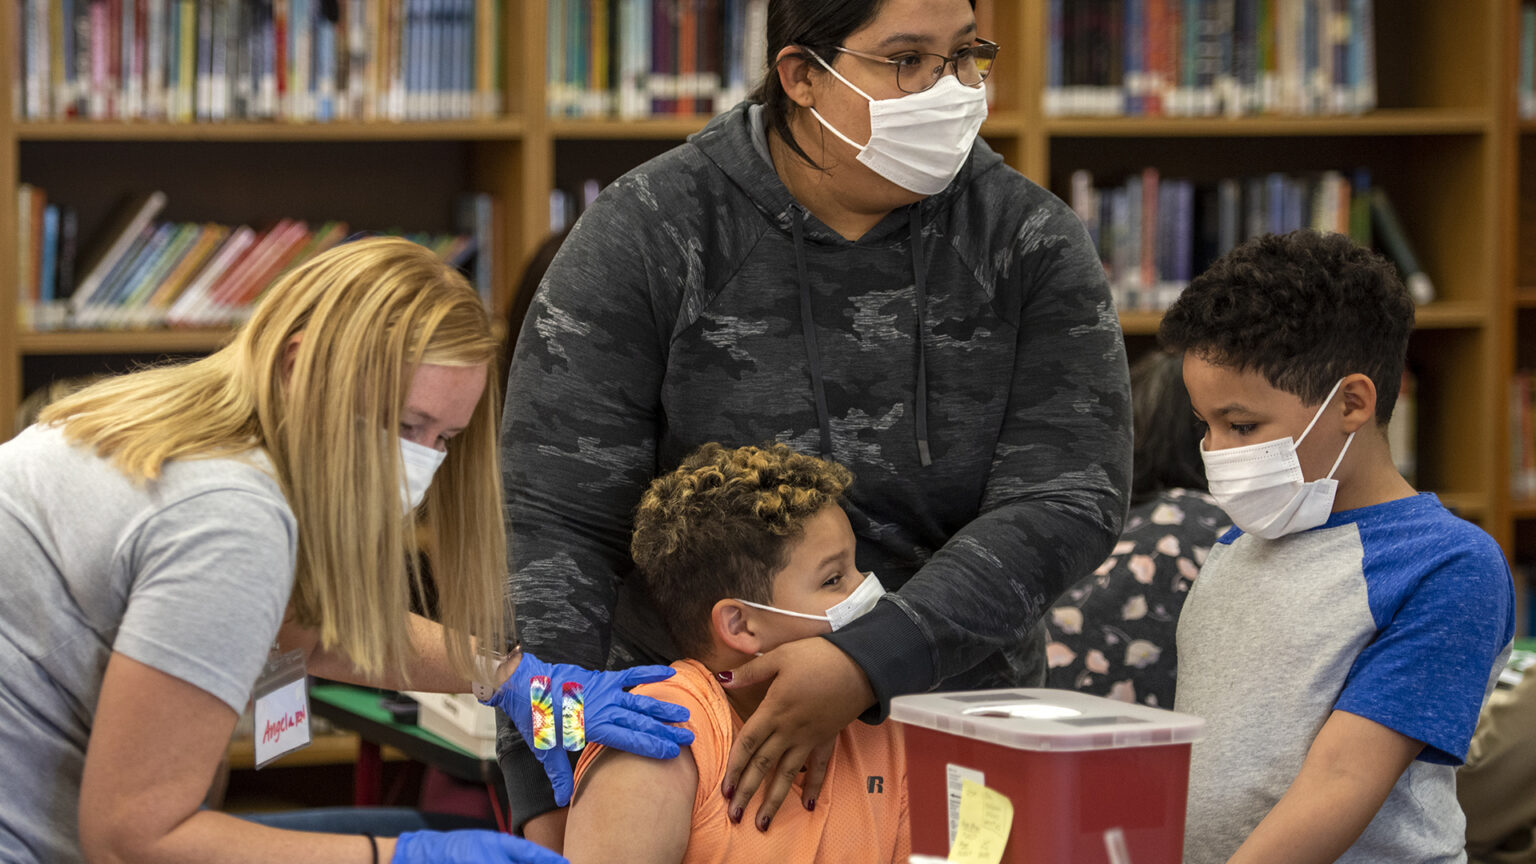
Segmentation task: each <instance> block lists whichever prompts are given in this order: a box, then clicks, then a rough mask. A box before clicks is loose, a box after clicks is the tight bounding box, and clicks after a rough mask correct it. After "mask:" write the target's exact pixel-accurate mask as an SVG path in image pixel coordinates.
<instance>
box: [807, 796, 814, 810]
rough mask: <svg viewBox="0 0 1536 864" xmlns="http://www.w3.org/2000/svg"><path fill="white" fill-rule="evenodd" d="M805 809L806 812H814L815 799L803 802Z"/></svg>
mask: <svg viewBox="0 0 1536 864" xmlns="http://www.w3.org/2000/svg"><path fill="white" fill-rule="evenodd" d="M805 809H807V810H815V809H816V799H815V798H812V799H811V800H809V801H807V802H805Z"/></svg>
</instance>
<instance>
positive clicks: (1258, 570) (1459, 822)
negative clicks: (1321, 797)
mask: <svg viewBox="0 0 1536 864" xmlns="http://www.w3.org/2000/svg"><path fill="white" fill-rule="evenodd" d="M1513 608H1514V589H1513V582H1512V581H1511V579H1510V575H1509V567H1508V566H1507V565H1506V564H1505V561H1504V554H1503V552H1501V551H1500V549H1499V547H1498V544H1496V543H1494V541H1493V538H1491V537H1489V536H1488V535H1487V534H1485V533H1483V532H1482V531H1481V530H1479V529H1478V528H1477V527H1476V526H1475V525H1472V524H1471V523H1469V522H1464V521H1462V520H1461V519H1458V518H1456V517H1455V516H1454V515H1452V514H1451V513H1450V512H1449V511H1447V510H1446V509H1445V508H1444V507H1443V506H1441V505H1440V502H1439V501H1438V500H1437V499H1436V498H1435V496H1433V495H1429V494H1420V495H1415V496H1413V497H1409V498H1402V499H1399V500H1396V501H1388V502H1386V503H1384V504H1376V505H1373V506H1370V507H1363V508H1360V509H1358V510H1344V511H1340V512H1338V513H1334V514H1333V515H1332V516H1331V517H1330V518H1329V519H1328V521H1327V522H1325V523H1324V524H1323V525H1321V526H1319V527H1317V528H1315V529H1313V530H1310V531H1303V532H1301V533H1299V534H1292V535H1290V536H1287V537H1282V538H1280V539H1279V540H1263V539H1260V538H1258V537H1254V536H1253V535H1251V534H1244V533H1243V532H1242V531H1240V530H1237V529H1235V528H1234V529H1233V530H1231V531H1229V532H1228V533H1227V534H1226V535H1224V536H1223V537H1222V538H1221V539H1220V540H1219V541H1218V542H1217V544H1216V546H1215V547H1213V548H1212V549H1211V553H1210V557H1208V558H1207V559H1206V562H1205V566H1203V567H1202V568H1201V569H1200V574H1199V576H1198V577H1197V578H1196V579H1195V583H1194V587H1193V588H1191V589H1190V593H1189V598H1188V599H1187V600H1186V601H1185V603H1184V609H1183V611H1182V612H1181V613H1180V615H1179V631H1178V640H1179V687H1178V696H1177V701H1176V702H1175V706H1174V707H1175V708H1176V710H1178V711H1181V712H1184V713H1188V714H1194V715H1196V716H1199V717H1203V718H1205V720H1206V737H1205V739H1204V740H1203V741H1201V742H1200V743H1198V744H1196V745H1194V748H1193V749H1192V750H1191V752H1190V771H1189V810H1188V814H1187V817H1188V818H1187V824H1186V829H1185V834H1184V864H1221V862H1224V861H1226V860H1227V859H1228V858H1230V857H1231V856H1232V853H1234V852H1236V851H1237V848H1238V846H1240V845H1241V844H1242V842H1243V841H1244V840H1245V839H1247V837H1248V835H1249V834H1250V833H1252V832H1253V830H1254V828H1255V827H1257V826H1258V824H1259V823H1260V822H1261V821H1262V820H1263V819H1264V817H1265V816H1266V815H1268V813H1269V811H1270V810H1271V809H1272V808H1273V807H1274V806H1275V804H1276V803H1278V802H1279V801H1280V799H1281V797H1282V796H1284V795H1285V793H1286V791H1287V790H1288V789H1289V788H1290V786H1291V783H1292V782H1293V781H1294V780H1295V779H1296V776H1297V774H1298V773H1299V772H1300V771H1301V767H1302V764H1303V762H1305V760H1306V758H1307V754H1308V752H1309V750H1310V749H1311V747H1312V743H1313V741H1314V739H1316V737H1317V734H1318V732H1319V731H1320V730H1321V729H1322V728H1323V724H1324V723H1326V722H1327V721H1328V718H1329V717H1330V716H1331V715H1332V713H1333V712H1334V711H1345V712H1348V713H1350V714H1354V715H1356V716H1358V717H1363V718H1365V719H1367V720H1370V721H1372V722H1375V723H1378V724H1380V725H1382V726H1385V727H1387V728H1388V729H1392V730H1394V731H1396V732H1398V733H1399V734H1401V735H1405V736H1407V737H1408V738H1411V739H1413V740H1415V741H1420V742H1422V743H1423V744H1424V748H1423V751H1422V752H1421V753H1420V754H1419V756H1418V758H1417V759H1416V760H1414V762H1413V763H1412V764H1411V765H1409V766H1408V768H1407V770H1405V771H1404V772H1403V774H1402V776H1401V777H1399V778H1398V780H1397V782H1396V784H1395V785H1394V786H1393V788H1392V791H1391V793H1390V794H1388V796H1387V800H1386V801H1385V802H1384V803H1383V804H1382V806H1381V809H1380V810H1379V811H1378V812H1377V813H1376V815H1375V817H1374V818H1373V819H1372V820H1371V822H1370V824H1369V825H1367V826H1366V828H1365V830H1364V832H1362V833H1361V835H1360V837H1359V839H1358V840H1356V841H1355V843H1354V845H1353V846H1351V847H1350V848H1349V849H1348V850H1347V851H1345V853H1344V854H1343V855H1342V856H1340V857H1339V862H1340V864H1403V862H1413V864H1460V862H1464V861H1466V853H1465V852H1464V851H1463V849H1462V847H1463V845H1464V844H1465V842H1466V834H1465V827H1466V823H1465V821H1464V820H1463V818H1462V813H1461V807H1460V806H1459V805H1458V804H1457V803H1456V780H1455V766H1457V765H1459V764H1461V761H1462V760H1463V759H1464V758H1466V753H1467V745H1468V742H1469V741H1470V740H1471V738H1472V730H1473V728H1474V727H1475V726H1476V725H1477V716H1478V710H1479V709H1480V708H1481V706H1482V704H1483V702H1484V701H1485V700H1486V699H1487V698H1488V693H1489V692H1490V691H1491V690H1492V689H1493V683H1494V680H1495V679H1496V678H1497V676H1498V670H1499V669H1501V668H1503V665H1504V660H1505V658H1507V657H1508V655H1509V645H1510V639H1511V637H1512V636H1513V634H1514V612H1513Z"/></svg>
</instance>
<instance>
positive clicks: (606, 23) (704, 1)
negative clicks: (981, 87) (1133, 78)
mask: <svg viewBox="0 0 1536 864" xmlns="http://www.w3.org/2000/svg"><path fill="white" fill-rule="evenodd" d="M548 2H549V17H548V20H547V23H548V33H547V34H546V37H547V45H548V48H547V52H546V54H545V64H546V65H545V78H546V82H547V85H548V86H547V88H546V97H547V99H548V110H549V113H550V114H551V115H554V116H564V117H601V116H618V117H649V116H690V115H701V114H703V115H707V114H714V113H718V112H720V111H723V110H725V109H727V108H729V107H731V106H732V105H735V104H736V103H737V102H739V101H741V100H742V99H744V98H746V97H747V95H748V94H749V93H751V91H752V90H753V89H755V88H756V87H757V85H758V83H759V82H760V81H761V78H762V75H763V72H764V70H765V69H766V68H767V61H768V57H767V51H768V37H767V29H768V0H548ZM996 2H999V0H977V2H976V3H975V9H976V26H977V33H978V35H981V36H989V35H991V34H992V32H993V31H992V25H993V20H994V4H995V3H996ZM1006 2H1015V0H1006ZM1074 2H1075V0H1074Z"/></svg>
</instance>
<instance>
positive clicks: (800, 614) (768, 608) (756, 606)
mask: <svg viewBox="0 0 1536 864" xmlns="http://www.w3.org/2000/svg"><path fill="white" fill-rule="evenodd" d="M736 602H737V603H742V604H745V605H747V606H751V607H752V608H754V609H762V610H763V611H765V612H777V613H779V614H780V615H793V616H794V617H796V618H806V619H809V620H811V621H831V620H832V619H831V618H830V617H828V616H826V615H808V614H806V613H804V612H791V611H789V610H788V609H780V608H779V607H777V606H764V605H763V604H761V603H753V602H752V601H751V600H742V599H740V598H737V600H736Z"/></svg>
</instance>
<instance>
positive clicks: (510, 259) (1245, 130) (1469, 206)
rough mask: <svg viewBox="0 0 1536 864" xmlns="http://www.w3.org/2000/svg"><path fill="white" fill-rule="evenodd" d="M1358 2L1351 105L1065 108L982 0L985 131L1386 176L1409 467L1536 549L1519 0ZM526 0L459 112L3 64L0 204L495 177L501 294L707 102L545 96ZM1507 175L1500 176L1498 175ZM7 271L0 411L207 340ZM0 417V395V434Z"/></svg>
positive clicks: (1486, 522) (1135, 322)
mask: <svg viewBox="0 0 1536 864" xmlns="http://www.w3.org/2000/svg"><path fill="white" fill-rule="evenodd" d="M17 2H18V0H0V45H4V46H13V45H15V44H17V42H16V40H17V38H18V34H17V33H16V32H15V30H16V22H17V14H16V10H17V6H16V4H17ZM983 2H986V0H983ZM1375 5H1376V7H1377V8H1376V15H1375V19H1374V20H1375V30H1376V44H1377V45H1378V50H1377V51H1376V65H1377V70H1378V71H1377V79H1378V82H1379V88H1378V99H1377V107H1376V108H1375V109H1374V110H1372V111H1369V112H1367V113H1364V114H1361V115H1355V116H1349V115H1346V116H1278V115H1257V116H1242V117H1233V118H1228V117H1199V118H1168V117H1114V118H1098V117H1094V118H1081V117H1066V116H1047V115H1046V112H1045V110H1044V89H1045V83H1046V81H1047V74H1048V73H1047V67H1046V62H1047V61H1046V54H1047V52H1046V50H1045V48H1046V42H1047V33H1048V32H1049V21H1048V9H1049V3H1048V0H994V2H993V3H992V8H991V10H990V15H991V20H992V21H993V26H992V28H991V30H992V31H993V32H991V33H988V34H984V35H987V36H988V38H992V39H994V40H995V41H997V42H999V43H1000V44H1001V45H1003V49H1004V53H1003V54H1001V55H1000V57H999V60H998V64H999V65H998V68H997V70H996V72H995V73H994V75H993V77H992V79H991V80H992V82H993V84H992V86H993V88H994V103H993V106H992V112H991V115H990V117H989V119H988V121H987V124H986V125H985V126H984V127H983V131H982V134H983V136H984V137H985V138H986V139H987V141H988V142H989V143H990V144H991V145H992V146H993V147H994V149H996V150H998V151H999V152H1000V153H1002V154H1003V156H1004V158H1006V159H1007V160H1008V162H1009V163H1010V164H1012V165H1014V166H1015V167H1017V168H1019V169H1020V170H1021V171H1023V172H1024V173H1025V174H1026V175H1028V176H1030V177H1031V178H1033V179H1034V180H1036V181H1037V182H1040V183H1042V184H1044V185H1047V186H1048V187H1049V188H1051V189H1052V190H1053V191H1055V192H1056V193H1057V194H1059V195H1062V196H1063V197H1066V195H1067V192H1068V178H1069V177H1070V175H1071V172H1072V171H1073V170H1075V169H1079V168H1085V169H1088V170H1090V171H1092V172H1093V173H1094V174H1095V176H1102V177H1105V178H1114V177H1118V176H1123V175H1127V174H1130V173H1132V172H1137V171H1140V170H1141V169H1142V168H1143V167H1146V166H1156V167H1157V168H1158V169H1159V170H1161V171H1162V172H1163V173H1164V175H1165V176H1175V175H1179V176H1187V177H1190V178H1193V179H1196V180H1214V179H1217V178H1220V177H1225V176H1237V175H1241V174H1244V173H1257V172H1267V171H1298V172H1300V171H1316V170H1323V169H1331V168H1338V169H1349V168H1352V167H1356V166H1364V167H1368V168H1369V169H1370V170H1371V172H1372V176H1373V179H1374V181H1375V182H1378V183H1380V184H1381V185H1383V186H1384V187H1387V188H1390V190H1391V193H1392V197H1393V201H1394V203H1395V204H1396V207H1397V210H1398V212H1399V214H1400V216H1401V217H1402V220H1403V222H1404V223H1405V227H1406V229H1407V231H1408V234H1409V236H1410V237H1412V238H1413V242H1414V245H1415V246H1416V249H1417V252H1418V254H1419V257H1420V258H1421V259H1422V262H1423V264H1424V267H1425V269H1426V271H1427V272H1428V273H1429V274H1430V275H1431V277H1432V278H1433V280H1434V282H1435V285H1436V288H1437V291H1438V295H1437V298H1436V300H1435V301H1434V302H1433V303H1431V304H1428V305H1425V306H1423V307H1421V308H1420V310H1419V316H1418V329H1417V331H1416V332H1415V334H1414V336H1413V339H1412V344H1411V347H1410V354H1411V357H1410V362H1411V365H1412V367H1413V369H1414V371H1415V373H1416V374H1417V375H1418V377H1419V393H1420V396H1419V403H1418V418H1419V419H1418V430H1417V432H1418V434H1417V438H1418V463H1419V482H1420V485H1421V486H1422V487H1423V488H1426V489H1431V490H1433V491H1436V492H1437V493H1440V494H1441V495H1442V497H1443V498H1445V500H1447V502H1448V503H1450V504H1452V505H1453V506H1455V507H1457V508H1458V510H1459V511H1460V512H1462V513H1463V514H1465V515H1467V516H1468V517H1469V518H1472V519H1474V520H1475V521H1477V522H1478V523H1479V524H1481V525H1482V526H1483V527H1484V528H1486V529H1487V530H1488V531H1489V532H1490V533H1491V534H1493V536H1494V537H1495V538H1497V539H1498V540H1499V542H1500V543H1501V544H1503V545H1504V548H1505V549H1506V550H1507V551H1508V552H1509V553H1510V554H1511V556H1518V555H1521V554H1523V555H1525V556H1531V555H1536V502H1526V501H1520V502H1516V501H1513V500H1511V498H1510V494H1509V488H1510V486H1509V482H1508V467H1507V462H1508V457H1507V456H1506V455H1505V454H1507V453H1508V452H1509V444H1510V442H1509V437H1508V436H1509V432H1508V429H1507V423H1506V421H1505V419H1504V418H1505V417H1506V416H1507V413H1508V411H1507V401H1508V389H1509V388H1508V380H1509V376H1510V373H1511V371H1512V370H1513V369H1515V368H1518V367H1519V366H1520V364H1521V362H1524V363H1525V364H1526V365H1528V366H1530V367H1536V349H1531V352H1530V353H1531V354H1532V356H1526V353H1524V352H1522V351H1521V350H1520V346H1521V344H1522V338H1521V337H1528V336H1531V335H1536V252H1525V253H1524V254H1523V255H1522V254H1521V250H1523V249H1531V250H1536V170H1533V169H1532V167H1531V166H1536V123H1532V122H1525V123H1521V122H1520V121H1518V119H1517V118H1516V115H1515V106H1514V99H1515V97H1514V84H1513V78H1514V74H1513V71H1512V70H1514V69H1515V67H1516V63H1517V57H1518V42H1517V35H1516V34H1517V31H1518V27H1517V26H1516V24H1517V20H1518V15H1519V4H1518V0H1468V2H1464V3H1445V2H1443V0H1397V2H1392V3H1386V2H1380V0H1378V2H1377V3H1376V4H1375ZM547 14H548V11H547V3H546V2H544V0H506V6H505V14H504V16H503V18H502V20H503V28H502V38H503V44H504V45H506V46H509V49H510V50H508V51H506V52H504V53H505V56H506V58H507V59H506V63H505V68H504V70H503V76H504V80H502V82H501V84H502V89H503V92H504V94H505V102H506V106H505V108H506V110H505V111H504V112H503V113H502V114H500V115H498V116H497V117H495V118H493V119H486V120H478V121H452V122H417V123H359V122H349V123H334V124H318V123H281V122H279V123H219V124H187V125H174V124H165V123H79V122H17V121H15V120H14V119H13V116H12V111H11V107H10V100H11V98H12V87H11V86H9V85H10V84H11V83H12V82H10V81H8V80H3V79H4V78H5V76H10V75H12V74H13V70H12V68H11V67H10V66H6V67H5V68H0V201H4V202H6V203H7V204H9V203H10V202H12V201H14V200H15V199H14V194H15V191H16V187H17V184H18V183H20V182H23V181H25V182H32V183H37V184H38V185H43V186H50V185H52V186H59V188H60V189H61V193H62V192H68V191H69V190H70V189H77V190H79V198H80V200H81V201H83V202H92V203H96V204H99V205H100V206H101V207H102V208H105V206H106V204H107V203H108V202H106V201H105V200H101V199H103V198H105V197H109V196H106V195H105V194H104V193H102V192H101V191H100V190H102V189H113V188H116V187H118V186H121V185H123V181H124V177H125V176H126V175H132V176H134V177H135V178H147V179H150V180H152V181H155V182H158V183H160V184H161V185H163V186H164V187H167V191H168V193H169V195H170V199H171V205H170V209H172V210H175V211H176V213H177V216H176V218H180V219H194V218H215V217H217V218H220V219H223V220H226V221H230V220H236V219H241V218H247V216H248V214H249V216H250V218H255V217H256V216H257V215H293V216H298V217H300V218H306V219H321V218H348V217H349V216H350V217H351V218H353V219H354V220H355V221H356V223H357V224H359V225H380V224H387V223H388V222H390V220H391V218H404V217H403V216H396V215H395V214H402V213H404V214H421V213H433V212H439V211H442V210H444V209H446V201H447V199H448V197H449V196H451V195H452V194H453V193H455V192H459V191H464V190H475V191H485V192H492V193H494V194H496V195H497V196H498V197H499V199H500V200H501V201H502V204H503V208H504V211H505V219H504V220H503V222H502V225H501V229H500V234H499V236H498V240H499V242H500V243H501V245H502V248H504V249H505V250H506V252H507V254H505V255H503V256H501V261H502V262H503V266H502V267H501V272H500V273H499V274H498V277H497V280H496V291H495V297H496V302H497V308H498V310H500V309H502V308H505V305H506V304H507V303H508V302H509V301H510V299H511V297H510V294H511V292H512V290H513V286H514V285H515V283H516V276H517V274H518V272H519V271H520V269H521V265H522V262H523V261H524V260H526V258H527V257H528V256H529V255H530V254H531V253H532V251H533V250H534V249H535V248H536V247H537V245H538V244H539V242H540V241H541V240H542V239H543V236H544V234H545V232H546V230H547V226H548V195H549V192H550V190H551V189H553V188H556V187H557V185H558V186H559V187H560V188H568V186H569V185H570V184H573V183H579V182H580V181H581V180H582V179H585V178H588V177H594V178H596V179H598V180H600V181H607V180H611V179H613V178H614V177H616V176H618V175H619V174H620V173H623V172H624V171H626V170H628V169H629V168H631V167H633V166H634V165H635V164H638V162H640V161H642V160H643V159H645V158H648V157H649V156H651V155H654V154H656V153H659V152H662V151H663V150H665V149H667V148H668V147H670V146H673V145H674V144H675V143H677V142H679V141H681V140H682V139H683V138H684V137H686V136H687V135H688V134H689V133H691V132H693V131H695V130H697V129H698V128H700V127H701V126H702V125H703V124H704V122H705V121H706V119H707V118H703V117H655V118H646V119H641V120H618V119H605V118H568V117H550V116H548V115H547V113H546V111H545V110H544V105H545V95H546V85H545V50H546V49H545V44H544V43H545V39H544V38H543V34H545V33H547V32H548V30H547V25H548V23H549V21H548V19H547ZM1517 170H1518V174H1517V173H1516V172H1517ZM1515 176H1520V177H1521V178H1522V180H1521V182H1519V183H1514V182H1511V178H1512V177H1515ZM51 192H52V189H51V188H50V193H51ZM70 194H73V193H70ZM269 211H270V212H269ZM353 214H356V215H353ZM81 218H82V222H81V233H82V236H89V230H88V228H89V227H90V226H89V225H88V224H87V223H88V221H89V220H90V219H94V220H97V221H99V220H100V219H102V218H104V217H103V215H102V214H101V213H99V212H95V213H85V212H82V214H81ZM442 218H446V214H445V215H444V216H443V217H442ZM427 227H431V226H427ZM16 236H17V231H16V225H15V208H14V207H11V206H5V207H0V260H5V261H11V260H14V256H15V254H16ZM1526 241H1529V242H1526ZM1527 259H1529V260H1527ZM13 279H14V277H13V276H12V274H11V272H10V271H9V270H7V271H6V273H5V276H4V281H0V286H4V287H0V333H7V334H17V335H16V336H15V337H13V338H8V339H6V340H5V343H4V347H3V348H0V407H4V408H9V407H10V406H14V405H15V404H17V402H18V401H19V399H20V398H21V396H22V386H23V383H24V381H25V382H26V383H28V384H35V383H36V382H37V381H40V380H41V379H43V378H46V377H47V375H48V374H50V373H51V372H52V371H53V370H56V369H60V368H65V367H66V366H67V365H69V364H73V365H69V368H75V367H78V366H81V365H89V364H90V363H91V362H92V360H93V358H106V357H118V356H121V355H154V354H157V353H189V352H200V351H207V350H211V349H212V348H215V347H217V346H218V345H219V344H222V341H223V340H224V339H225V338H226V334H224V333H223V332H220V331H190V332H179V331H177V332H164V331H148V332H113V333H17V329H16V321H17V317H18V316H17V310H16V301H15V298H16V291H15V290H14V288H13V286H12V280H13ZM1158 321H1159V315H1158V313H1155V312H1142V311H1127V312H1125V313H1123V314H1122V323H1123V326H1124V329H1125V333H1126V339H1127V344H1128V346H1129V347H1130V350H1131V351H1132V353H1133V354H1134V353H1138V352H1140V351H1144V350H1148V349H1149V348H1150V347H1151V346H1152V345H1153V344H1154V343H1155V338H1154V334H1155V332H1156V328H1157V324H1158ZM1530 341H1533V342H1536V339H1533V340H1530ZM11 424H12V419H11V416H10V412H9V411H8V410H7V411H5V412H4V414H3V416H0V438H3V437H6V436H8V435H9V434H11V433H12V431H13V430H12V429H11ZM1517 535H1518V542H1517Z"/></svg>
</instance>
